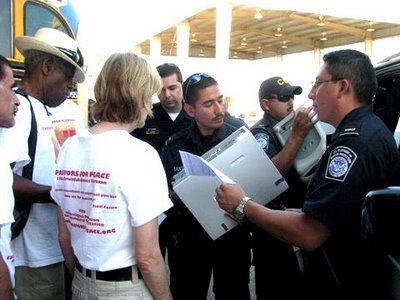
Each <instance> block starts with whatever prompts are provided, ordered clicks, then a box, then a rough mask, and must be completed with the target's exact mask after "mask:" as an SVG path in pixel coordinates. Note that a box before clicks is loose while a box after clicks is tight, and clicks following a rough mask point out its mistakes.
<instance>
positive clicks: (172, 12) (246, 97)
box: [70, 0, 400, 118]
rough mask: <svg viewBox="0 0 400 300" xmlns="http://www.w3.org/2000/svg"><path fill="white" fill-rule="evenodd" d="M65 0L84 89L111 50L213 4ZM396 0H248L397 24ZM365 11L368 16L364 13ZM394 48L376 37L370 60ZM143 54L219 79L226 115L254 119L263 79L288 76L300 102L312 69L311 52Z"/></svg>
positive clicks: (395, 41)
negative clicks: (220, 61)
mask: <svg viewBox="0 0 400 300" xmlns="http://www.w3.org/2000/svg"><path fill="white" fill-rule="evenodd" d="M70 1H71V2H72V3H73V5H74V6H75V8H76V10H77V13H78V15H79V17H80V20H81V21H80V29H79V33H78V42H79V44H80V47H81V49H82V51H83V54H84V56H85V62H86V63H87V64H88V71H87V78H88V79H89V80H88V85H89V88H91V86H92V85H93V83H94V80H95V78H96V76H97V74H98V72H99V71H100V68H101V66H102V64H103V62H104V61H105V59H106V58H107V57H108V56H109V55H110V54H111V53H113V52H123V51H129V50H131V49H132V47H133V46H134V45H135V44H138V43H140V42H142V41H143V40H145V39H147V38H150V37H151V36H152V35H154V34H157V33H158V32H161V31H162V30H164V29H167V28H169V27H171V26H173V25H174V24H176V23H177V22H178V21H181V20H184V19H186V18H187V17H189V16H191V15H193V14H195V13H196V12H197V11H201V10H203V9H206V8H207V7H211V6H212V5H213V3H214V1H213V0H202V1H190V0H168V1H162V0H146V1H140V2H139V1H130V0H112V1H109V0H97V1H83V0H70ZM219 1H223V0H219ZM232 1H235V0H232ZM238 1H239V0H238ZM395 1H396V0H380V1H379V2H378V1H375V2H371V3H368V5H363V6H360V2H359V1H348V0H336V1H335V2H330V5H326V1H321V0H318V1H317V0H304V1H294V0H279V1H278V0H269V1H266V0H247V2H249V3H251V4H253V5H255V6H260V7H264V8H281V9H288V8H289V7H292V9H293V10H300V11H307V12H318V13H319V12H324V14H328V15H339V16H340V15H341V16H346V17H352V18H357V17H358V18H364V19H370V20H385V21H387V22H389V21H392V22H394V23H400V15H399V14H398V13H397V11H396V10H395V9H388V7H392V8H393V7H395V6H394V4H393V5H392V4H391V3H394V2H395ZM240 2H244V1H240ZM139 3H140V4H139ZM373 3H376V4H377V6H374V5H373ZM352 4H355V5H357V7H355V8H352V7H351V5H352ZM391 5H392V6H391ZM338 8H339V9H340V10H339V11H338ZM362 14H363V15H362ZM365 15H367V16H368V17H365ZM396 46H397V47H396ZM339 48H344V47H339ZM346 48H352V49H356V50H360V51H364V48H363V44H355V45H350V46H346ZM336 49H338V48H329V49H323V50H322V51H321V52H322V54H324V53H326V52H328V51H332V50H336ZM396 52H400V37H396V38H392V39H385V40H376V41H374V43H373V53H372V57H371V60H372V62H373V63H374V64H376V63H377V62H378V61H380V60H382V59H384V58H385V57H387V56H390V55H392V54H394V53H396ZM145 58H146V59H147V60H148V61H150V62H151V63H152V64H154V66H157V65H158V64H161V63H164V62H174V63H177V64H178V66H180V68H181V70H182V73H183V76H184V77H187V76H189V75H191V74H193V73H195V72H207V73H209V74H211V75H212V76H213V77H215V78H216V79H217V81H218V82H219V84H220V86H221V89H222V92H223V93H224V95H226V96H231V97H232V99H233V102H232V104H231V105H230V110H231V113H233V114H235V115H238V114H241V113H245V114H247V115H248V114H249V112H251V111H256V112H257V117H256V118H258V117H259V113H261V112H260V109H259V108H258V99H257V92H258V87H259V85H260V84H261V82H262V81H263V80H264V79H266V78H268V77H271V76H277V75H279V76H283V77H284V78H286V79H287V80H289V82H290V83H291V84H295V85H301V86H302V87H303V94H302V95H300V96H299V97H298V98H299V100H297V101H295V105H296V102H297V106H300V105H302V104H304V103H307V94H308V91H309V88H310V82H311V81H313V80H314V79H315V74H316V73H317V68H315V67H314V54H313V52H312V51H309V52H304V53H300V54H292V55H286V56H284V58H283V62H282V63H279V62H277V61H276V59H274V58H271V59H263V60H258V61H256V62H255V61H246V60H240V61H239V60H230V61H229V63H228V64H224V65H223V66H218V65H216V63H215V60H213V59H207V58H190V59H187V60H179V59H177V58H176V57H166V56H162V57H158V58H154V57H146V56H145ZM310 66H311V67H310Z"/></svg>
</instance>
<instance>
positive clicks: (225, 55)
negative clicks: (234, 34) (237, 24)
mask: <svg viewBox="0 0 400 300" xmlns="http://www.w3.org/2000/svg"><path fill="white" fill-rule="evenodd" d="M216 8H217V13H216V15H217V20H216V24H217V25H216V34H215V37H216V41H215V44H216V47H215V58H216V59H217V60H225V59H229V47H230V41H231V24H232V4H231V3H228V1H218V3H217V7H216Z"/></svg>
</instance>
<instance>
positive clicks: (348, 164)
mask: <svg viewBox="0 0 400 300" xmlns="http://www.w3.org/2000/svg"><path fill="white" fill-rule="evenodd" d="M356 160H357V154H356V153H355V152H354V151H353V150H352V149H350V148H348V147H345V146H338V147H336V148H335V149H333V150H332V152H331V153H330V155H329V160H328V166H327V168H326V171H325V178H327V179H332V180H336V181H340V182H343V181H345V179H346V177H347V174H349V172H350V170H351V168H352V166H353V165H354V162H355V161H356Z"/></svg>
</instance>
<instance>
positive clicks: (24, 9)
mask: <svg viewBox="0 0 400 300" xmlns="http://www.w3.org/2000/svg"><path fill="white" fill-rule="evenodd" d="M57 2H59V3H60V5H57V6H56V5H53V4H51V3H49V2H48V1H43V0H0V54H2V55H3V56H5V57H7V58H8V59H9V61H10V62H11V65H12V67H13V71H14V77H15V79H16V80H20V79H21V78H22V76H23V74H24V63H23V61H24V59H23V56H22V55H21V53H20V52H19V51H18V50H17V48H16V47H15V45H14V39H15V37H17V36H22V35H28V36H34V34H35V33H36V31H37V30H38V29H39V28H42V27H50V28H55V29H58V30H60V31H62V32H64V33H66V34H68V35H69V36H71V37H72V38H74V39H75V38H76V33H77V30H78V23H79V20H78V17H77V14H76V13H75V10H74V9H73V6H72V5H71V4H70V3H68V1H65V0H63V1H55V0H53V3H54V4H57ZM70 98H71V99H72V100H74V101H75V102H77V103H78V104H79V106H80V107H81V109H82V111H83V112H84V113H83V115H84V116H87V103H88V101H87V88H86V86H85V85H84V84H83V85H78V86H77V87H76V90H75V91H72V92H71V95H70Z"/></svg>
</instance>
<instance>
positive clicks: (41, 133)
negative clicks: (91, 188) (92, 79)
mask: <svg viewBox="0 0 400 300" xmlns="http://www.w3.org/2000/svg"><path fill="white" fill-rule="evenodd" d="M15 45H16V47H17V49H18V50H19V51H20V52H21V53H22V54H23V55H24V57H25V76H24V78H23V80H22V82H21V83H20V94H19V95H18V98H19V100H20V110H19V111H20V113H19V114H18V116H17V118H16V126H15V127H13V128H10V129H7V130H4V131H5V132H4V133H3V134H4V135H5V136H4V139H2V142H3V140H5V141H7V140H8V147H19V148H20V149H24V150H25V151H26V152H28V151H29V150H28V149H32V148H34V149H35V150H36V151H35V154H34V155H32V152H31V151H29V152H30V153H31V155H30V156H31V161H32V162H33V169H32V175H31V178H32V179H31V180H30V179H27V178H24V177H22V176H21V175H22V174H23V173H22V172H23V170H22V168H17V167H14V169H13V171H14V187H13V188H14V194H15V198H16V205H18V203H19V202H20V203H24V202H25V203H33V204H32V206H31V209H30V213H29V218H28V221H27V223H26V225H25V227H24V228H23V230H22V232H21V233H20V234H19V235H18V236H17V237H15V239H14V240H13V241H12V245H13V250H14V255H15V266H16V271H15V279H16V283H15V284H16V286H15V293H16V295H17V297H18V299H23V300H24V299H64V268H63V260H64V259H63V255H62V253H61V250H60V247H59V243H58V237H57V216H56V206H55V205H54V204H53V200H52V199H51V197H50V188H51V187H50V185H51V183H52V181H53V178H54V170H55V162H56V154H55V153H56V152H55V150H57V149H55V148H56V145H55V141H57V139H55V137H54V136H55V134H54V123H53V121H54V120H53V119H54V117H53V116H52V114H51V112H49V110H48V107H57V106H58V105H60V104H61V103H63V102H64V100H65V99H66V98H67V97H68V95H69V91H70V89H71V88H72V87H73V85H74V83H76V82H77V83H81V82H83V81H84V79H85V76H84V73H83V71H82V69H81V68H80V67H79V65H78V62H79V54H78V47H77V43H76V41H75V40H74V39H72V38H71V37H69V36H68V35H66V34H65V33H63V32H61V31H58V30H55V29H52V28H41V29H39V30H38V31H37V32H36V34H35V36H33V37H29V36H22V37H17V38H16V40H15ZM35 125H36V126H35ZM35 127H36V130H31V129H32V128H35ZM33 131H35V132H36V143H35V144H34V145H35V146H34V147H32V146H28V145H32V143H30V142H29V141H31V139H28V137H29V136H30V135H32V134H33V133H34V132H33ZM10 141H11V142H10ZM10 145H12V146H10ZM58 146H59V145H58Z"/></svg>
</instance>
